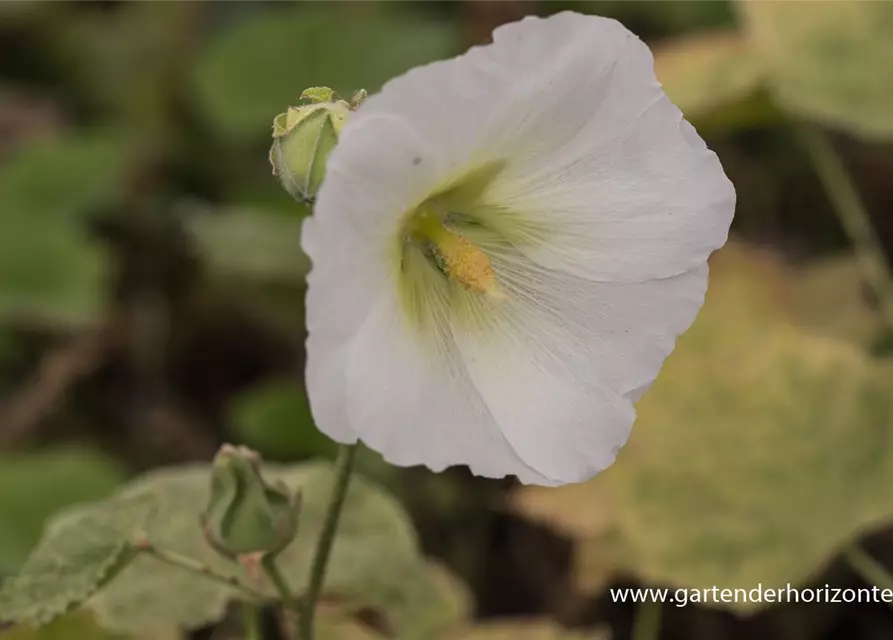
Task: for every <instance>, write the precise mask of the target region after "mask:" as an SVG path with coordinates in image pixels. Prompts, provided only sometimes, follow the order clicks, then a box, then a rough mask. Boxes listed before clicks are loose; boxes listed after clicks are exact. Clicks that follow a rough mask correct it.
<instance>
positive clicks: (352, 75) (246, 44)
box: [195, 3, 453, 143]
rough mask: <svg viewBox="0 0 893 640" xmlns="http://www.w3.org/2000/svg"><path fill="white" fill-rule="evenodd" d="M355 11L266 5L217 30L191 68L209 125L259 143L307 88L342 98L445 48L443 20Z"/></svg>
mask: <svg viewBox="0 0 893 640" xmlns="http://www.w3.org/2000/svg"><path fill="white" fill-rule="evenodd" d="M362 9H363V10H362V11H351V12H344V11H343V8H342V7H338V6H336V5H332V4H326V3H323V4H300V5H298V6H288V7H274V8H270V9H268V10H265V11H260V12H258V15H257V16H256V17H254V18H251V19H247V20H242V21H239V22H235V23H233V24H232V26H230V27H229V28H228V29H226V30H224V31H222V32H221V33H220V35H219V36H218V37H217V38H216V40H214V41H213V42H212V43H211V44H210V45H209V46H208V48H207V50H206V51H205V53H204V55H203V57H202V58H201V59H200V61H199V64H198V68H197V70H196V78H195V86H196V88H197V97H198V100H199V102H200V104H201V105H202V106H203V107H204V110H205V113H206V116H207V118H208V120H209V122H210V124H211V125H213V126H214V127H215V128H216V129H217V130H218V131H219V132H220V133H221V135H223V136H225V137H226V138H227V139H229V140H232V141H234V142H239V143H244V142H260V141H261V140H263V139H264V138H267V139H268V137H269V131H270V125H271V123H272V120H273V116H274V115H276V114H277V113H279V112H281V111H284V109H285V107H287V106H289V105H293V104H295V103H296V102H297V100H298V97H299V96H300V95H301V92H302V91H303V90H304V89H306V88H308V87H314V86H320V85H324V86H327V87H332V88H334V89H335V90H336V91H337V92H339V93H340V95H342V96H347V97H348V98H349V97H350V96H351V95H352V93H353V91H354V90H355V89H360V88H364V89H367V90H369V91H370V92H371V91H373V90H377V89H378V88H379V87H380V86H381V85H382V84H383V83H384V82H385V81H386V80H388V79H389V78H391V77H393V76H395V75H398V74H400V73H402V72H404V71H406V70H407V69H409V68H410V67H413V66H416V65H419V64H423V63H426V62H431V61H433V60H436V59H438V58H442V57H446V56H447V55H449V54H450V53H451V50H452V46H453V39H452V33H451V31H450V29H449V27H448V26H447V25H446V24H445V23H443V22H436V21H424V20H418V19H417V20H410V19H405V18H401V17H400V16H399V14H392V13H388V12H385V11H383V10H381V9H379V8H378V7H368V8H367V7H363V8H362Z"/></svg>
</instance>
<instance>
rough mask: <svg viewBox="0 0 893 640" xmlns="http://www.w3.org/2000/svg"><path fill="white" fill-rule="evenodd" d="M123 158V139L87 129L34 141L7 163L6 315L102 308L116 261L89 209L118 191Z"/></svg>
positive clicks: (0, 249)
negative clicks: (87, 218) (95, 234)
mask: <svg viewBox="0 0 893 640" xmlns="http://www.w3.org/2000/svg"><path fill="white" fill-rule="evenodd" d="M123 157H124V148H123V146H122V145H121V143H120V140H118V139H117V138H115V137H113V136H110V135H108V134H104V133H97V134H86V135H81V136H71V137H65V138H60V139H47V140H43V141H40V142H38V143H35V144H32V145H29V146H27V147H25V148H23V150H21V151H20V152H19V153H18V154H17V155H15V156H13V157H12V158H10V160H9V162H8V163H7V164H6V165H5V166H4V167H3V169H2V170H0V202H2V203H3V210H2V211H0V319H4V318H12V319H21V318H31V317H36V318H39V319H41V320H45V321H59V322H65V323H79V322H85V321H89V320H90V319H92V318H93V317H94V316H95V315H96V313H97V311H98V309H99V307H100V305H101V303H102V297H103V284H104V278H105V274H106V270H107V268H108V264H107V261H106V257H105V256H104V255H103V253H102V251H101V250H100V248H99V247H98V246H97V245H96V244H95V243H94V242H92V241H91V240H90V239H89V238H88V236H87V230H86V228H85V227H84V225H83V224H82V223H83V216H84V215H85V214H88V213H91V212H92V211H95V210H96V209H97V208H100V207H103V206H105V205H108V204H109V203H110V202H112V201H114V199H115V198H117V197H118V195H119V193H120V188H121V181H122V179H123V175H122V172H123V167H124V162H123Z"/></svg>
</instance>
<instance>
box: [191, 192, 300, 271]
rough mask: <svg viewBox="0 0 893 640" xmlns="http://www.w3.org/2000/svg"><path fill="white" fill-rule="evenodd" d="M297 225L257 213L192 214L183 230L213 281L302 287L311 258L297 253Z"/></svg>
mask: <svg viewBox="0 0 893 640" xmlns="http://www.w3.org/2000/svg"><path fill="white" fill-rule="evenodd" d="M301 224H302V220H301V219H299V218H296V217H293V216H290V215H285V214H279V213H274V212H270V211H264V210H258V209H248V208H244V209H234V210H227V211H221V212H214V213H211V212H206V213H196V214H194V215H192V216H190V217H189V218H188V219H187V228H188V229H189V231H190V232H191V234H192V237H193V239H194V241H195V243H196V245H197V247H198V251H199V254H200V255H201V256H202V257H203V259H204V261H205V263H206V264H207V265H208V266H209V267H210V269H211V270H212V272H213V273H214V274H215V275H217V276H218V277H223V278H239V279H244V280H247V281H251V282H258V281H261V282H274V283H275V282H286V283H293V282H302V281H303V278H304V276H305V275H306V274H307V271H308V270H309V269H310V259H309V258H308V257H307V256H306V255H305V254H304V252H303V251H302V250H301Z"/></svg>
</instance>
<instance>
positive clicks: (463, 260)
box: [418, 214, 502, 298]
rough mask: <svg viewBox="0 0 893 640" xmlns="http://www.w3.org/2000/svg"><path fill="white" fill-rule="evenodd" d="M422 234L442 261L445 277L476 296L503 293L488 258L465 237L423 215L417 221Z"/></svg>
mask: <svg viewBox="0 0 893 640" xmlns="http://www.w3.org/2000/svg"><path fill="white" fill-rule="evenodd" d="M418 228H419V230H420V231H421V232H422V234H423V235H424V236H425V237H426V238H427V239H428V240H430V241H431V242H432V243H433V244H434V246H435V248H436V249H437V253H438V255H439V256H440V257H441V259H442V260H443V264H444V267H445V271H446V273H447V275H448V276H449V277H450V278H451V279H452V280H453V281H455V282H457V283H458V284H460V285H461V286H463V287H464V288H466V289H468V290H469V291H474V292H476V293H484V294H487V295H490V296H493V297H496V298H501V297H502V294H501V292H500V291H499V289H498V287H497V282H496V274H495V273H494V272H493V265H492V264H490V258H488V257H487V254H486V253H484V252H483V251H481V250H480V248H478V247H477V246H476V245H475V244H474V243H472V242H470V241H469V240H468V239H467V238H465V237H464V236H462V235H460V234H458V233H455V232H453V231H450V230H449V229H447V228H445V227H444V226H443V225H442V224H441V223H440V221H439V220H437V218H436V217H434V216H431V215H426V214H423V215H422V216H421V218H420V219H419V222H418Z"/></svg>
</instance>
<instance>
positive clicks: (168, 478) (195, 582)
mask: <svg viewBox="0 0 893 640" xmlns="http://www.w3.org/2000/svg"><path fill="white" fill-rule="evenodd" d="M265 476H266V477H267V478H268V479H269V480H275V479H280V480H282V481H284V482H286V483H287V484H288V485H289V486H291V487H300V489H301V492H302V495H303V507H302V512H301V520H300V531H299V533H298V537H297V538H296V540H295V541H294V542H293V543H292V545H290V546H289V548H288V549H286V550H285V551H284V552H283V554H282V555H281V556H279V564H280V567H281V568H282V571H283V573H284V575H285V576H286V578H287V579H288V581H289V582H290V583H291V584H292V586H293V587H294V589H295V590H296V591H298V592H299V591H300V590H301V588H302V586H303V585H304V584H305V583H306V581H307V575H308V570H309V563H310V561H311V558H312V555H313V549H314V548H315V544H316V538H317V536H318V533H319V530H320V528H321V525H322V521H323V517H324V513H325V509H326V505H327V501H328V497H329V492H330V489H331V483H332V475H331V467H330V466H329V465H327V464H320V463H314V464H303V465H296V466H288V467H280V466H273V465H268V466H267V467H266V470H265ZM208 484H209V468H208V467H207V466H206V465H194V466H186V467H178V468H173V469H162V470H158V471H154V472H151V473H149V474H146V475H145V476H143V477H141V478H139V479H138V480H136V481H134V482H133V483H132V484H131V485H129V486H128V487H127V488H126V489H124V490H122V491H121V492H120V493H118V494H117V495H115V496H113V497H112V498H110V499H109V500H107V501H105V502H103V503H99V504H97V505H95V506H93V507H91V508H89V509H83V510H81V511H75V512H72V513H70V514H69V515H68V516H67V517H66V519H65V520H64V522H63V523H62V524H59V523H56V522H55V521H54V524H53V526H52V527H51V529H50V531H49V532H48V534H47V536H46V537H45V540H44V543H43V544H42V546H41V547H39V548H38V551H37V552H35V555H34V556H32V558H31V559H29V564H26V569H28V567H29V565H35V564H36V565H39V566H45V565H47V564H48V563H50V562H55V563H56V564H55V570H56V571H59V572H61V575H63V577H64V576H65V575H67V573H76V572H77V573H79V574H82V573H84V571H85V569H84V565H85V564H86V563H85V561H84V560H83V558H81V557H80V556H79V555H76V556H73V555H72V554H71V553H68V554H67V555H66V554H50V553H49V551H47V549H49V550H50V551H51V550H52V549H54V548H56V547H58V546H60V545H64V544H66V540H67V538H65V539H61V540H60V539H59V535H58V534H65V536H68V535H69V534H70V532H71V530H72V528H74V529H77V532H78V535H81V533H82V532H86V531H89V530H92V529H95V528H96V527H95V526H93V525H92V523H93V522H94V521H96V520H97V519H98V520H99V521H100V522H101V523H112V524H114V527H112V529H107V530H104V532H105V533H106V536H105V537H101V538H99V539H98V540H97V543H98V544H97V548H96V549H95V550H93V551H92V555H94V556H102V557H103V558H105V557H108V556H110V555H111V549H112V548H115V544H119V543H120V541H121V540H129V539H130V538H131V537H132V535H133V530H134V527H137V526H139V523H142V522H144V523H145V525H144V526H145V530H146V535H147V536H148V538H149V539H150V540H151V541H152V542H153V543H154V544H155V545H157V546H158V547H160V548H162V549H165V550H168V551H173V552H177V553H180V554H182V555H186V556H189V557H191V558H194V559H196V560H198V561H200V562H205V563H207V564H208V565H209V566H211V567H213V568H214V569H216V570H217V571H219V572H225V573H228V574H234V575H241V576H242V579H243V580H246V581H247V580H249V577H248V576H245V575H244V574H243V573H242V569H241V568H240V567H239V566H238V565H235V564H233V563H230V562H228V561H226V560H223V559H222V558H220V557H218V556H217V555H216V554H215V553H214V552H213V551H212V550H211V549H210V548H209V547H208V546H207V545H206V543H205V542H204V540H203V539H202V536H201V533H200V529H199V525H198V513H199V511H200V510H201V509H202V508H203V507H204V504H205V503H206V501H207V499H208ZM125 521H126V523H127V525H128V526H126V527H125V526H124V523H125ZM63 525H64V526H63ZM74 525H78V526H76V527H75V526H74ZM113 534H114V535H113ZM84 535H86V534H84ZM116 536H117V537H116ZM66 548H67V547H66ZM48 556H49V557H48ZM68 562H71V563H72V566H68V564H67V563H68ZM32 573H33V571H32ZM40 575H41V576H43V575H44V574H42V573H41V574H40ZM91 575H92V574H91ZM17 581H18V579H17V580H16V581H14V582H13V589H12V593H13V595H15V594H16V593H17V592H18V598H17V599H18V601H20V602H21V601H24V600H27V598H28V597H29V596H30V595H31V591H27V592H26V591H23V590H22V588H21V587H19V588H17V587H16V586H15V583H16V582H17ZM63 583H64V584H65V585H66V588H65V589H62V587H61V586H60V587H59V589H57V591H58V590H62V591H64V593H65V594H66V595H67V594H68V593H69V591H71V589H70V588H68V583H69V581H68V580H67V579H60V580H59V584H60V585H61V584H63ZM82 583H90V585H91V586H90V588H81V589H79V590H78V591H77V597H68V599H66V600H65V601H64V602H65V605H66V606H68V605H71V604H76V603H77V602H79V601H81V600H82V599H83V597H84V595H85V594H87V595H89V592H91V591H92V589H93V588H94V587H95V580H93V581H92V582H91V581H89V580H81V581H79V582H77V584H78V585H82ZM258 586H259V588H262V589H264V590H266V591H267V592H268V593H269V594H270V595H271V596H272V595H273V590H272V588H271V587H270V586H269V585H267V584H266V583H265V582H263V581H261V582H260V583H259V585H258ZM326 593H327V596H328V597H332V598H337V599H347V601H349V602H351V603H352V604H358V605H362V606H365V607H370V608H373V609H376V610H378V611H380V612H382V613H383V614H384V616H385V617H386V618H387V620H388V621H389V623H390V624H391V625H392V626H393V627H394V628H395V629H397V630H398V632H399V634H400V637H401V638H407V639H408V640H411V639H413V638H430V637H432V636H433V634H435V633H436V632H438V631H440V630H441V629H444V628H447V627H449V626H450V625H451V624H453V622H454V621H455V619H456V618H457V617H458V616H460V615H461V614H462V610H463V607H462V606H459V605H457V603H458V602H462V601H463V600H462V597H458V599H457V595H456V591H455V589H452V590H451V589H446V588H445V587H444V582H443V578H442V574H441V573H440V572H439V571H436V570H432V569H431V568H430V566H429V565H428V564H427V563H426V562H425V561H424V559H423V558H422V557H421V555H420V552H419V550H418V542H417V540H416V536H415V533H414V531H413V530H412V527H411V525H410V523H409V520H408V518H407V516H406V514H405V513H404V511H403V510H402V509H401V508H400V506H399V505H398V504H397V503H396V501H394V500H393V499H392V498H390V497H389V496H387V495H386V494H384V493H383V492H381V491H380V490H379V489H376V488H375V487H374V486H373V485H371V484H370V483H368V482H367V481H366V480H364V479H363V478H362V477H355V478H353V479H352V481H351V485H350V490H349V493H348V497H347V502H346V505H345V508H344V511H343V513H342V519H341V524H340V527H339V531H338V536H337V539H336V541H335V547H334V551H333V555H332V559H331V563H330V565H329V570H328V574H327V580H326ZM53 596H54V597H57V598H60V597H61V596H58V595H56V594H55V593H54V594H53ZM235 597H236V594H235V593H234V592H233V591H232V590H231V588H229V587H227V586H221V585H218V584H217V583H215V582H211V581H208V580H206V579H204V578H202V577H200V576H195V575H194V574H191V573H188V572H185V571H183V570H181V569H178V568H175V567H171V566H168V565H165V564H162V563H160V562H159V561H158V560H155V559H154V558H150V557H139V558H137V559H136V560H134V561H133V563H132V564H130V565H129V566H127V567H126V568H124V569H123V570H122V571H121V573H120V574H118V575H117V576H116V577H115V579H114V580H113V581H112V582H110V583H109V584H108V585H107V587H106V588H104V589H103V590H102V591H100V592H98V593H96V594H95V596H93V597H92V599H91V600H90V602H89V605H88V606H89V607H90V608H91V609H92V610H93V611H94V612H95V613H96V615H97V619H98V620H99V622H100V623H101V624H102V626H103V627H104V628H107V629H109V630H112V631H117V632H122V633H135V632H145V631H153V630H155V629H158V628H159V627H170V626H172V625H177V626H180V627H183V628H195V627H198V626H203V625H205V624H208V623H212V622H216V621H218V620H220V619H221V618H222V616H223V614H224V610H225V607H226V604H227V603H228V602H229V601H230V600H232V599H234V598H235ZM466 597H467V596H466ZM46 599H47V598H44V600H46ZM54 603H55V600H53V601H52V602H51V603H50V604H54ZM42 606H43V607H44V608H46V607H48V606H49V604H42ZM23 607H24V605H20V607H19V608H17V609H12V612H11V614H10V613H9V611H10V609H9V608H8V607H7V608H3V607H2V606H0V612H6V615H7V616H8V617H13V618H19V617H22V616H23V615H24V614H25V613H28V611H27V610H23ZM24 608H25V609H26V608H27V607H24Z"/></svg>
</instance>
